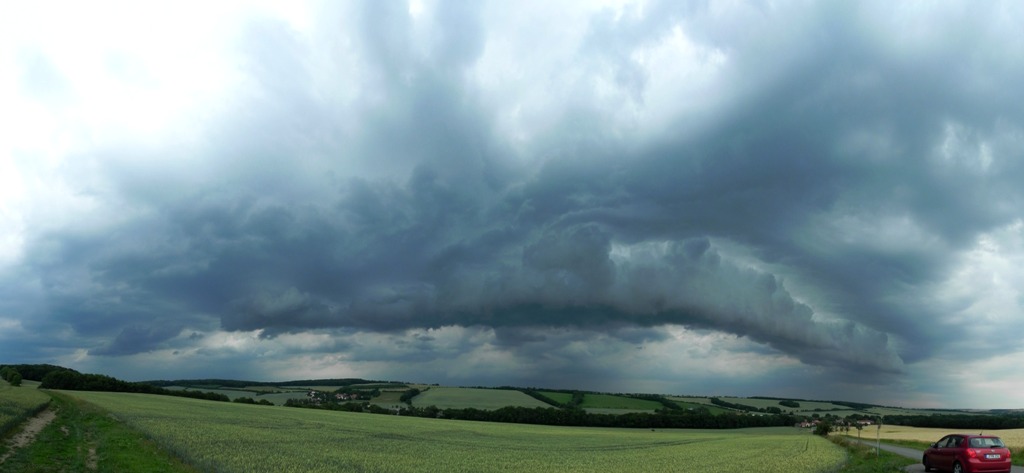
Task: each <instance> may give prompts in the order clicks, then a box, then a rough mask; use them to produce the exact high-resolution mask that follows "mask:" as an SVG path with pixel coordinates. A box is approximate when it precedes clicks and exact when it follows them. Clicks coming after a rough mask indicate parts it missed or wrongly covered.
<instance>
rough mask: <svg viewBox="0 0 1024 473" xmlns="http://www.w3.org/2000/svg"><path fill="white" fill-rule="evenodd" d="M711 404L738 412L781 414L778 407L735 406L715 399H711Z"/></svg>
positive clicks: (732, 403) (733, 403) (735, 404)
mask: <svg viewBox="0 0 1024 473" xmlns="http://www.w3.org/2000/svg"><path fill="white" fill-rule="evenodd" d="M711 403H712V404H714V405H716V406H720V407H725V408H729V409H735V410H739V411H747V412H762V413H766V414H776V415H779V414H782V409H780V408H778V407H775V406H768V407H754V406H748V405H746V404H737V403H735V402H729V401H723V400H721V399H719V398H717V397H713V398H711Z"/></svg>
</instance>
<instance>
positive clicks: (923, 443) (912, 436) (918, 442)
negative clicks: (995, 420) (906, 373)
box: [863, 424, 1024, 465]
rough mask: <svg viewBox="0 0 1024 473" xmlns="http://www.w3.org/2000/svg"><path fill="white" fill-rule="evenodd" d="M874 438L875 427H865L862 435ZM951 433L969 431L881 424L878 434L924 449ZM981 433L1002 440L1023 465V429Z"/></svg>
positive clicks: (901, 443)
mask: <svg viewBox="0 0 1024 473" xmlns="http://www.w3.org/2000/svg"><path fill="white" fill-rule="evenodd" d="M869 433H870V437H871V438H874V436H875V429H873V428H865V429H864V434H863V435H864V436H865V438H867V437H868V436H869ZM953 433H971V432H970V431H968V430H967V429H944V428H936V427H908V426H903V425H888V424H886V425H883V426H882V428H881V430H880V431H879V432H878V435H879V436H880V437H881V439H882V441H883V442H886V443H891V444H894V445H903V446H907V447H913V448H917V449H920V450H924V449H926V448H928V446H929V445H931V443H932V442H935V441H937V440H939V439H940V438H942V437H943V436H945V435H948V434H953ZM983 433H985V434H987V435H995V436H997V437H999V438H1001V439H1002V440H1003V443H1005V444H1006V446H1007V447H1008V448H1009V449H1010V452H1011V453H1012V456H1011V457H1010V461H1011V462H1012V463H1013V464H1014V465H1024V429H1001V430H986V431H984V432H983Z"/></svg>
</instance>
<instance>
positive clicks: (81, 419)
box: [0, 392, 195, 473]
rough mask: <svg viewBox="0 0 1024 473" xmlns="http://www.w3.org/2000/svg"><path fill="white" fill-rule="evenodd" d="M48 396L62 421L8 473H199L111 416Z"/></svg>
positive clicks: (7, 467) (18, 456) (17, 457)
mask: <svg viewBox="0 0 1024 473" xmlns="http://www.w3.org/2000/svg"><path fill="white" fill-rule="evenodd" d="M49 394H50V395H51V396H53V402H52V403H51V409H56V411H57V418H56V419H55V420H54V421H53V422H52V423H50V425H49V426H47V427H46V428H45V429H43V430H42V432H40V433H39V436H38V437H36V440H35V442H33V443H32V444H31V445H28V446H26V447H24V448H22V449H20V450H18V451H17V452H15V453H14V455H13V456H11V457H10V458H8V459H7V461H6V462H4V464H3V466H2V467H0V469H2V470H3V471H18V472H28V473H34V472H79V471H117V472H126V473H132V472H168V473H178V472H194V471H195V470H194V469H192V468H191V467H189V466H188V465H186V464H184V463H183V462H182V461H181V460H179V459H177V458H174V457H172V456H170V455H169V454H167V453H166V452H164V451H162V450H160V449H159V448H158V447H157V446H156V445H155V444H154V443H153V442H152V441H150V440H148V439H146V438H145V437H144V436H143V435H141V434H140V433H139V432H138V431H135V430H133V429H130V428H129V427H127V426H125V425H124V424H121V423H120V422H118V421H117V420H115V419H114V418H113V417H111V416H110V415H109V414H108V413H107V412H106V411H104V410H102V409H100V408H98V407H95V406H92V405H90V404H87V403H85V402H83V401H80V400H77V399H74V398H71V397H68V396H66V395H64V394H61V393H54V392H50V393H49Z"/></svg>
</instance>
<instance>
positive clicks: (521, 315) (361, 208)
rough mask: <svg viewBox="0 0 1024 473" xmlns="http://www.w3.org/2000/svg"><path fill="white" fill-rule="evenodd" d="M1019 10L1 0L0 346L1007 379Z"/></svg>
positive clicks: (540, 380)
mask: <svg viewBox="0 0 1024 473" xmlns="http://www.w3.org/2000/svg"><path fill="white" fill-rule="evenodd" d="M1022 24H1024V3H1021V2H1016V1H1007V2H997V1H991V2H974V1H963V2H952V1H947V2H920V3H919V2H890V1H879V2H870V1H865V2H836V1H824V2H803V1H800V2H789V1H780V2H775V1H772V2H731V1H721V2H718V1H713V2H705V1H695V2H681V1H677V0H670V1H666V2H658V1H647V2H630V1H582V2H575V1H558V2H547V1H545V2H541V1H537V2H518V1H517V2H512V1H501V2H477V1H430V0H422V1H420V0H415V1H411V2H405V1H367V2H356V1H351V2H335V1H328V2H325V3H323V4H318V3H312V4H299V3H298V2H294V1H286V2H280V4H278V3H275V2H238V3H232V2H226V1H225V2H205V1H204V2H191V3H190V2H169V3H167V4H164V5H159V4H156V3H153V2H133V1H128V2H123V3H107V2H87V3H83V2H67V3H56V4H54V3H48V2H6V3H4V4H3V6H0V71H2V72H0V362H8V363H55V364H60V365H63V366H68V367H72V368H76V369H78V370H81V371H85V372H95V373H103V374H108V375H113V376H117V377H121V378H125V379H130V380H144V379H157V378H163V379H168V378H171V379H173V378H186V377H190V378H200V377H226V378H237V379H252V380H286V379H298V378H310V377H354V376H357V377H366V378H372V379H396V380H405V381H416V382H428V383H441V384H449V385H519V386H538V387H551V388H581V389H593V390H603V391H619V392H658V393H673V394H684V393H688V394H701V395H716V394H718V395H739V396H748V395H767V396H790V397H799V398H811V399H843V400H851V401H863V402H876V403H882V404H888V405H900V406H915V407H924V406H940V407H981V408H997V407H999V408H1024V377H1022V376H1021V368H1022V366H1024V343H1021V337H1022V335H1024V293H1022V288H1024V220H1022V219H1024V106H1022V104H1024V86H1022V84H1024V62H1022V61H1021V58H1022V57H1024V30H1022V29H1021V25H1022Z"/></svg>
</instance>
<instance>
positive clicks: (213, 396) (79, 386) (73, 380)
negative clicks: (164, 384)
mask: <svg viewBox="0 0 1024 473" xmlns="http://www.w3.org/2000/svg"><path fill="white" fill-rule="evenodd" d="M2 369H10V370H16V371H17V372H18V373H21V375H22V377H23V378H24V379H30V380H33V381H39V382H40V385H39V388H40V389H64V390H68V391H107V392H119V393H142V394H162V395H164V396H178V397H189V398H194V399H205V400H207V401H224V402H227V401H230V400H231V399H230V398H228V397H227V396H225V395H223V394H220V393H212V392H201V391H184V390H183V391H174V390H170V389H164V388H161V387H159V386H153V385H150V384H147V383H133V382H128V381H122V380H120V379H117V378H114V377H111V376H106V375H102V374H84V373H80V372H78V371H76V370H73V369H70V368H64V367H61V366H54V365H5V366H4V367H3V368H2Z"/></svg>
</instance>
